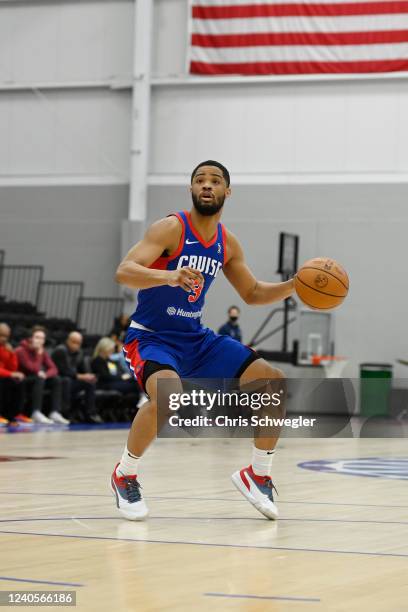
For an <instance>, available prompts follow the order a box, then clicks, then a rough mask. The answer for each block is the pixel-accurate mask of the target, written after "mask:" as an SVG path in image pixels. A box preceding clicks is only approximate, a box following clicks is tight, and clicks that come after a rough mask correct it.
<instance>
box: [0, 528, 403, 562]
mask: <svg viewBox="0 0 408 612" xmlns="http://www.w3.org/2000/svg"><path fill="white" fill-rule="evenodd" d="M0 533H5V534H12V535H26V536H42V537H50V538H74V539H78V540H102V541H105V540H106V541H109V542H112V541H113V542H138V543H141V544H179V545H186V546H208V547H211V546H212V547H214V548H246V549H249V550H279V551H281V550H283V551H287V552H315V553H330V554H340V555H360V556H369V557H401V558H404V559H407V558H408V553H383V552H369V551H364V550H363V551H361V550H337V549H331V548H326V549H324V548H292V547H289V546H256V545H255V546H254V545H252V544H219V543H216V542H192V541H189V540H179V541H177V540H150V539H145V538H114V537H112V536H90V535H87V536H84V535H75V534H65V533H38V532H35V531H33V532H31V531H0Z"/></svg>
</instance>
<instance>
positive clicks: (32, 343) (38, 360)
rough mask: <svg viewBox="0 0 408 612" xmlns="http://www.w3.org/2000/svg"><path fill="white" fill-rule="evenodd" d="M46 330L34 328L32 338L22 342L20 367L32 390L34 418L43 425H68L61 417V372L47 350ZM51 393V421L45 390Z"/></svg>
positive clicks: (19, 356) (19, 347)
mask: <svg viewBox="0 0 408 612" xmlns="http://www.w3.org/2000/svg"><path fill="white" fill-rule="evenodd" d="M45 339H46V334H45V328H44V327H41V326H40V325H37V326H35V327H33V329H32V331H31V336H30V337H29V338H28V339H27V340H22V342H20V345H19V346H18V348H17V349H16V355H17V358H18V363H19V368H20V370H21V371H22V372H24V374H25V375H26V379H25V386H26V388H28V389H29V390H30V391H31V404H32V405H31V410H32V414H31V417H32V419H33V421H34V422H36V423H40V424H44V425H47V424H52V423H59V424H64V425H66V424H68V423H69V421H68V420H67V419H65V418H64V417H63V416H62V414H61V404H62V388H61V379H60V378H59V376H58V370H57V367H56V365H55V363H54V362H53V361H52V359H51V357H50V356H49V355H48V353H47V352H46V350H45V349H44V345H45ZM45 390H49V391H50V393H51V411H50V415H49V418H48V417H47V416H46V415H45V414H44V413H43V412H42V409H43V403H44V391H45Z"/></svg>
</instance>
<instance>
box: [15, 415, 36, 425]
mask: <svg viewBox="0 0 408 612" xmlns="http://www.w3.org/2000/svg"><path fill="white" fill-rule="evenodd" d="M14 420H15V421H17V422H18V423H32V422H33V419H30V417H28V416H26V415H25V414H18V415H17V416H16V417H14Z"/></svg>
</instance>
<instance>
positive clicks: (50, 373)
mask: <svg viewBox="0 0 408 612" xmlns="http://www.w3.org/2000/svg"><path fill="white" fill-rule="evenodd" d="M43 365H44V367H45V375H46V377H47V378H53V377H54V376H58V370H57V366H56V365H55V363H54V362H53V360H52V359H51V357H50V356H49V354H48V353H47V352H46V351H44V353H43Z"/></svg>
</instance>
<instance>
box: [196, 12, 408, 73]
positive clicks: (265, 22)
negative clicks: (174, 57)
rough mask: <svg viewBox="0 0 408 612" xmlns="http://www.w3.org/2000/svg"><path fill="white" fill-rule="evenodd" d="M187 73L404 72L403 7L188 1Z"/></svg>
mask: <svg viewBox="0 0 408 612" xmlns="http://www.w3.org/2000/svg"><path fill="white" fill-rule="evenodd" d="M190 5H191V15H190V31H191V42H190V47H189V65H190V72H191V73H192V74H201V75H222V74H224V75H228V74H241V75H265V74H283V75H287V74H313V73H370V72H395V71H404V70H408V0H402V1H399V2H391V1H389V0H385V1H382V2H381V1H379V2H372V1H370V0H361V1H360V2H343V0H331V1H328V2H324V1H323V2H322V1H320V0H315V1H312V2H298V1H297V0H285V1H284V2H279V0H277V1H272V2H261V1H259V0H258V1H253V0H252V1H251V0H190Z"/></svg>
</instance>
